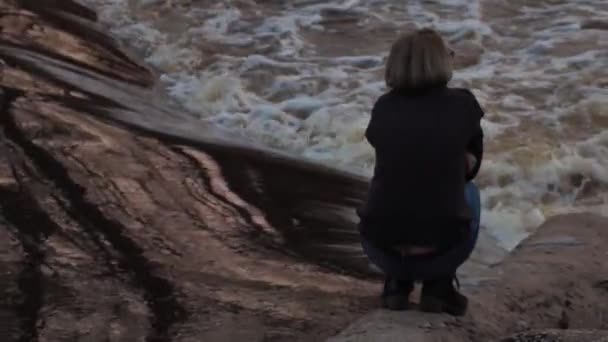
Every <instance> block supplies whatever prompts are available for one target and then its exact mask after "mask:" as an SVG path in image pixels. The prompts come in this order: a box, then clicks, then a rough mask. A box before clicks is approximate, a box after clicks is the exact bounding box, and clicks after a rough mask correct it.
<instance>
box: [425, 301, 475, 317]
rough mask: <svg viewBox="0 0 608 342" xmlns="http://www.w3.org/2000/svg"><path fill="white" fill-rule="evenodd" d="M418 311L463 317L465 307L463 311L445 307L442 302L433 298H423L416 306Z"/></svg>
mask: <svg viewBox="0 0 608 342" xmlns="http://www.w3.org/2000/svg"><path fill="white" fill-rule="evenodd" d="M418 307H419V309H420V311H422V312H427V313H447V314H449V315H452V316H464V315H465V314H466V313H467V307H465V308H464V309H460V310H459V309H455V308H454V307H450V306H448V305H445V303H444V302H443V301H442V300H439V299H435V298H425V299H423V300H421V301H420V305H419V306H418Z"/></svg>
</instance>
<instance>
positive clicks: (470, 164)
mask: <svg viewBox="0 0 608 342" xmlns="http://www.w3.org/2000/svg"><path fill="white" fill-rule="evenodd" d="M466 156H467V172H471V171H473V169H474V168H475V164H477V158H475V156H474V155H472V154H471V153H468V152H467V154H466Z"/></svg>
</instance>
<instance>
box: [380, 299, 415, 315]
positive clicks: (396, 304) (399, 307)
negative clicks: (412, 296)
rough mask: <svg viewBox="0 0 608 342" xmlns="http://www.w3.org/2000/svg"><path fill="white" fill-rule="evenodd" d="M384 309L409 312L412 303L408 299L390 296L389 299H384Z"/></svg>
mask: <svg viewBox="0 0 608 342" xmlns="http://www.w3.org/2000/svg"><path fill="white" fill-rule="evenodd" d="M382 307H384V308H385V309H389V310H392V311H405V310H409V308H410V302H409V299H408V298H407V297H401V296H398V297H393V296H388V297H384V298H382Z"/></svg>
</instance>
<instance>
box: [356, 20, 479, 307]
mask: <svg viewBox="0 0 608 342" xmlns="http://www.w3.org/2000/svg"><path fill="white" fill-rule="evenodd" d="M453 57H454V53H453V51H451V50H450V49H449V48H448V47H447V45H446V44H445V42H444V41H443V39H442V38H441V36H440V35H439V34H438V33H437V32H435V31H433V30H429V29H422V30H418V31H416V32H413V33H410V34H406V35H403V36H401V37H400V38H399V39H398V40H397V41H396V42H395V43H394V44H393V46H392V48H391V51H390V54H389V57H388V60H387V63H386V69H385V80H386V84H387V87H388V91H387V92H386V93H385V94H383V95H382V96H380V97H379V98H378V100H377V101H376V103H375V104H374V106H373V109H372V113H371V119H370V122H369V125H368V127H367V130H366V138H367V140H368V142H369V143H370V144H371V145H372V146H373V148H374V150H375V155H376V164H375V169H374V175H373V178H372V180H371V184H370V189H369V193H368V198H367V201H366V203H365V205H364V206H363V207H362V208H360V210H359V216H360V219H361V220H360V225H359V228H360V232H361V236H362V245H363V249H364V251H365V253H366V254H367V256H368V257H369V259H370V260H371V261H372V262H373V263H374V264H376V265H377V266H378V267H379V268H380V269H381V270H382V271H383V272H384V274H385V284H384V291H383V294H382V298H383V303H384V305H385V306H386V307H387V308H389V309H393V310H404V309H407V308H408V303H409V301H408V298H409V295H410V292H411V291H412V290H413V288H414V283H415V282H418V281H419V282H422V284H423V288H422V294H421V299H420V309H421V310H423V311H427V312H447V313H449V314H452V315H463V314H464V313H465V312H466V309H467V304H468V300H467V298H466V297H465V296H464V295H462V294H461V293H460V292H459V291H458V288H457V287H455V286H454V283H455V280H456V282H457V279H456V271H457V269H458V268H459V267H460V265H462V264H463V263H464V262H465V261H466V260H467V259H468V258H469V256H470V255H471V252H472V251H473V249H474V247H475V244H476V242H477V236H478V231H479V220H480V203H479V191H478V189H477V188H476V186H475V184H474V183H472V180H473V179H474V178H475V177H476V175H477V173H478V171H479V168H480V165H481V160H482V154H483V132H482V128H481V119H482V117H483V115H484V113H483V111H482V109H481V107H480V105H479V103H478V102H477V100H476V98H475V96H474V95H473V93H472V92H471V91H469V90H467V89H459V88H450V87H448V82H449V81H450V79H451V77H452V59H453Z"/></svg>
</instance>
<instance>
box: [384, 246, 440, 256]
mask: <svg viewBox="0 0 608 342" xmlns="http://www.w3.org/2000/svg"><path fill="white" fill-rule="evenodd" d="M394 248H395V249H396V250H397V251H398V252H399V254H401V256H404V257H405V256H411V255H425V254H431V253H433V252H434V251H435V248H433V247H424V246H396V247H394Z"/></svg>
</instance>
